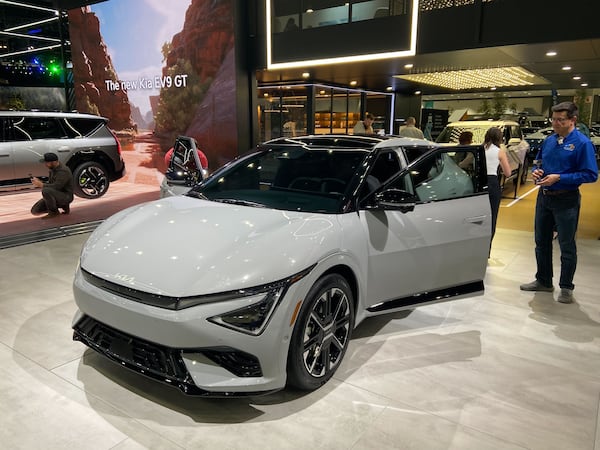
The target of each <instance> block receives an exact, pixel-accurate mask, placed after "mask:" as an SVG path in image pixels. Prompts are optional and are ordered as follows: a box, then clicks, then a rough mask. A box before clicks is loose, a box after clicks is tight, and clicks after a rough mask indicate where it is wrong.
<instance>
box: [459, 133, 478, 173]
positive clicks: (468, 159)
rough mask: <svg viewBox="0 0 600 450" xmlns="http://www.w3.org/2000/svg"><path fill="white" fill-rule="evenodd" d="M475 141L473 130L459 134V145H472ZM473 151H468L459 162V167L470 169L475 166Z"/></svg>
mask: <svg viewBox="0 0 600 450" xmlns="http://www.w3.org/2000/svg"><path fill="white" fill-rule="evenodd" d="M472 143H473V132H471V131H463V132H462V133H460V135H459V136H458V145H471V144H472ZM474 159H475V158H474V156H473V153H467V156H465V159H463V160H462V161H461V162H459V163H458V167H460V168H461V169H468V168H471V167H472V166H473V160H474Z"/></svg>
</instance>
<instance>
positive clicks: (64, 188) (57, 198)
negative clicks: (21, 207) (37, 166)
mask: <svg viewBox="0 0 600 450" xmlns="http://www.w3.org/2000/svg"><path fill="white" fill-rule="evenodd" d="M40 162H41V163H44V164H46V167H47V168H48V170H49V171H50V173H49V174H48V181H47V182H45V183H44V182H43V181H42V180H40V179H39V178H37V177H31V184H33V185H34V186H35V187H38V188H41V189H42V199H41V200H38V201H37V202H36V203H35V204H34V205H33V206H32V207H31V214H33V215H34V216H38V215H40V214H44V213H47V214H46V215H45V216H44V217H42V219H51V218H53V217H57V216H59V215H60V213H59V211H58V208H61V209H62V210H63V213H64V214H69V213H70V212H71V206H70V205H71V202H72V201H73V174H72V173H71V169H69V168H68V167H67V166H64V165H63V164H61V162H60V161H59V160H58V156H57V155H56V153H44V157H43V158H42V159H40Z"/></svg>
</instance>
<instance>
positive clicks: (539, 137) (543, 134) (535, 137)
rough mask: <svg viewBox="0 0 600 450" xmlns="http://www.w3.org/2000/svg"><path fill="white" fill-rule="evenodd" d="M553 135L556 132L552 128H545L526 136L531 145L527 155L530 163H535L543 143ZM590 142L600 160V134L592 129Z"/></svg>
mask: <svg viewBox="0 0 600 450" xmlns="http://www.w3.org/2000/svg"><path fill="white" fill-rule="evenodd" d="M552 133H554V130H553V129H552V127H550V128H543V129H541V130H538V131H536V132H535V133H531V134H529V135H527V136H525V140H526V141H527V142H528V143H529V152H528V153H527V158H528V159H529V160H530V161H533V160H534V159H535V158H536V156H537V154H538V152H539V151H540V149H541V148H542V142H544V140H545V139H546V138H547V137H548V136H550V135H551V134H552ZM590 140H591V141H592V144H594V147H595V149H596V159H597V160H600V133H599V132H597V131H596V130H594V129H593V128H591V129H590Z"/></svg>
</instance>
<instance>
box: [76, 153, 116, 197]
mask: <svg viewBox="0 0 600 450" xmlns="http://www.w3.org/2000/svg"><path fill="white" fill-rule="evenodd" d="M73 180H74V181H75V183H74V194H75V195H77V196H78V197H82V198H99V197H102V196H103V195H104V194H106V191H107V190H108V186H109V184H110V180H109V179H108V173H107V171H106V169H105V168H104V166H103V165H102V164H100V163H97V162H95V161H88V162H85V163H83V164H80V165H79V166H77V167H76V168H75V171H74V172H73Z"/></svg>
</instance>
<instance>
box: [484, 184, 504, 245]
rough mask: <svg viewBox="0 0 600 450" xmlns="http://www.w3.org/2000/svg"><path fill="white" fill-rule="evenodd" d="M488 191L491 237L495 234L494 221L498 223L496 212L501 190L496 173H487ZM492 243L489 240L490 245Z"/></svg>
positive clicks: (498, 209) (498, 206) (498, 207)
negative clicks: (490, 210) (490, 209)
mask: <svg viewBox="0 0 600 450" xmlns="http://www.w3.org/2000/svg"><path fill="white" fill-rule="evenodd" d="M487 181H488V192H489V194H490V207H491V208H492V239H494V235H495V234H496V223H498V212H499V211H500V200H501V197H502V192H501V191H500V182H499V181H498V177H497V176H496V175H488V176H487ZM491 245H492V243H491V241H490V246H491Z"/></svg>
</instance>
